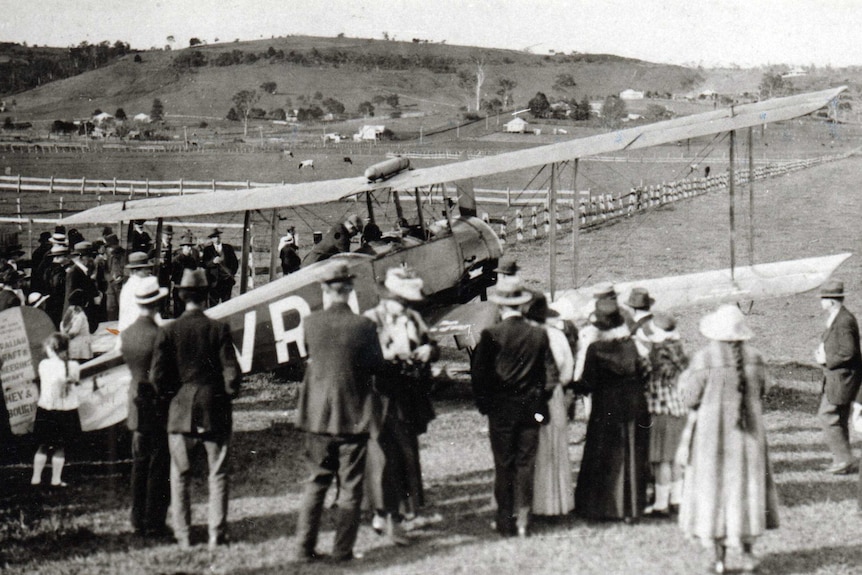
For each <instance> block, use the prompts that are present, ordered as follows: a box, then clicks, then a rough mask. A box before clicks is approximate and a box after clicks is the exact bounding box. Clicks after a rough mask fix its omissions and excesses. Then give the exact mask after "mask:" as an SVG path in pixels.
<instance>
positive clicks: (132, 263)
mask: <svg viewBox="0 0 862 575" xmlns="http://www.w3.org/2000/svg"><path fill="white" fill-rule="evenodd" d="M151 265H152V264H151V263H150V258H149V256H147V254H145V253H144V252H132V253H130V254H129V263H127V264H126V268H127V269H130V270H133V269H139V268H148V267H150V266H151Z"/></svg>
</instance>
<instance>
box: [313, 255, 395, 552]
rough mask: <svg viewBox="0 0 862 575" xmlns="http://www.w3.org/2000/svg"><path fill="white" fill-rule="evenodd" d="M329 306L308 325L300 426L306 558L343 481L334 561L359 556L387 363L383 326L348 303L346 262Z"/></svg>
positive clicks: (327, 289) (327, 282)
mask: <svg viewBox="0 0 862 575" xmlns="http://www.w3.org/2000/svg"><path fill="white" fill-rule="evenodd" d="M322 289H323V295H324V302H327V300H328V301H329V302H330V305H329V306H328V307H327V308H326V309H324V310H322V311H318V312H315V313H312V314H310V315H309V316H308V317H306V318H305V319H304V321H303V330H304V332H305V346H306V349H307V351H308V356H309V362H308V367H307V370H306V372H305V379H304V380H303V382H302V388H301V390H300V395H299V406H298V415H297V427H298V428H299V429H301V430H303V431H305V432H306V436H305V453H306V465H307V468H308V475H309V477H308V480H307V481H306V483H305V488H304V491H303V496H302V503H301V505H300V510H299V518H298V520H297V528H296V532H297V539H298V541H297V545H298V550H297V553H298V557H299V560H300V561H315V560H317V559H320V558H321V556H322V555H321V553H319V552H318V551H317V550H316V549H315V547H316V545H317V535H318V531H319V529H320V520H321V515H322V514H323V501H324V498H325V497H326V491H327V489H328V488H329V486H330V484H331V483H332V480H333V479H334V478H335V477H336V476H338V484H339V486H340V488H341V491H340V495H339V500H338V517H337V519H336V528H335V543H334V545H333V549H332V558H333V559H334V560H336V561H349V560H351V559H353V545H354V543H355V542H356V536H357V534H358V532H359V514H360V509H359V505H360V503H361V501H362V485H363V479H364V471H365V456H366V447H367V441H368V433H369V425H370V423H371V421H370V420H371V415H372V412H371V409H372V402H371V399H372V398H371V393H370V392H371V376H372V374H373V373H374V372H375V371H376V370H378V369H379V368H380V367H381V366H382V364H383V354H382V352H381V350H380V342H379V340H378V338H377V329H376V327H375V325H374V322H372V321H371V320H370V319H368V318H365V317H362V316H359V315H357V314H355V313H353V311H352V310H351V309H350V307H349V306H348V305H347V302H348V299H349V297H350V294H351V293H352V291H353V276H351V275H350V271H349V269H348V268H347V266H346V265H344V264H338V265H334V266H332V267H331V268H330V269H329V270H327V274H326V276H325V277H324V279H323V283H322Z"/></svg>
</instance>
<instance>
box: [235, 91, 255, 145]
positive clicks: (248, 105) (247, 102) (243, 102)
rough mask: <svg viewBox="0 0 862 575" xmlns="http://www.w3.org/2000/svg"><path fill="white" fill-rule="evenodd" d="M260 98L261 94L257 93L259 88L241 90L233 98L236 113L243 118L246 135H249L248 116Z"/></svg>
mask: <svg viewBox="0 0 862 575" xmlns="http://www.w3.org/2000/svg"><path fill="white" fill-rule="evenodd" d="M259 99H260V94H258V93H257V90H240V91H239V92H237V93H236V94H234V95H233V98H231V101H232V102H233V105H234V108H235V109H236V113H237V114H238V115H239V117H240V118H242V123H243V135H244V136H248V118H249V116H250V115H251V110H252V108H254V105H255V104H257V101H258V100H259Z"/></svg>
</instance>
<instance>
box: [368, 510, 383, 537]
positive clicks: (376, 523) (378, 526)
mask: <svg viewBox="0 0 862 575" xmlns="http://www.w3.org/2000/svg"><path fill="white" fill-rule="evenodd" d="M371 528H372V529H374V532H375V533H377V534H378V535H383V531H384V530H385V529H386V518H385V517H383V516H382V515H378V514H377V513H375V514H374V517H372V518H371Z"/></svg>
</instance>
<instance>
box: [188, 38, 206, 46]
mask: <svg viewBox="0 0 862 575" xmlns="http://www.w3.org/2000/svg"><path fill="white" fill-rule="evenodd" d="M200 44H203V42H202V41H201V39H200V38H192V39H190V40H189V48H191V47H192V46H198V45H200Z"/></svg>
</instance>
